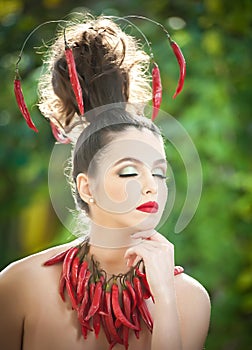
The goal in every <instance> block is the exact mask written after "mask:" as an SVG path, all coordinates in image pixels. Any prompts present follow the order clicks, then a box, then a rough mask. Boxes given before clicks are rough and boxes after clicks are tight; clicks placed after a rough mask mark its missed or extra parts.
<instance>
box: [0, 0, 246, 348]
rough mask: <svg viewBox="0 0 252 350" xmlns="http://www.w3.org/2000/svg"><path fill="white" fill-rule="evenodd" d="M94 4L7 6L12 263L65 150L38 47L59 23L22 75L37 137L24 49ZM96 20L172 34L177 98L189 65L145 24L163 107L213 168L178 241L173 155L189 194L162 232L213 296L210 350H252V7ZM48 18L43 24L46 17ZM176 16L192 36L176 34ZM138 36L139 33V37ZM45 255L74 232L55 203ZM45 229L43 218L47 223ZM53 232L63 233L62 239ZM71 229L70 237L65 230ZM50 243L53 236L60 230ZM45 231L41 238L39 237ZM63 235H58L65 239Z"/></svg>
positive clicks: (2, 176) (120, 11)
mask: <svg viewBox="0 0 252 350" xmlns="http://www.w3.org/2000/svg"><path fill="white" fill-rule="evenodd" d="M82 4H83V1H74V3H73V2H67V1H64V0H54V1H29V2H26V1H23V2H22V1H17V0H8V1H7V0H1V2H0V21H1V27H0V45H1V57H0V77H1V86H2V88H1V102H0V103H1V109H0V133H1V138H0V142H1V148H0V162H1V173H0V197H1V199H2V205H1V212H0V218H1V221H0V230H1V235H0V254H1V255H0V256H1V266H5V265H6V264H7V263H9V262H10V261H12V260H14V259H17V258H19V257H21V256H23V255H25V254H26V253H32V252H33V251H35V250H36V249H37V246H36V247H35V246H34V247H33V248H31V249H30V251H29V252H27V251H25V250H24V248H23V245H24V236H22V234H23V233H24V231H22V230H21V228H20V220H21V219H20V217H21V216H22V213H23V210H24V209H25V208H27V207H29V206H32V204H33V203H34V202H35V201H36V200H37V198H41V200H42V199H46V200H47V201H48V202H49V201H50V199H49V194H48V190H47V167H48V162H49V158H50V153H51V151H52V147H53V144H54V140H53V138H52V136H51V132H50V130H49V126H48V123H47V122H46V121H45V120H44V119H43V118H41V116H40V115H39V112H38V110H37V108H36V107H35V104H36V88H37V79H38V76H39V74H40V70H39V68H38V67H39V66H40V65H41V58H40V56H39V55H35V50H34V49H33V47H35V46H36V47H38V46H41V45H42V38H43V39H44V40H45V41H48V40H50V38H51V37H53V35H54V31H55V26H54V25H51V26H50V25H49V26H45V27H43V28H41V30H39V31H38V32H36V33H35V34H34V35H33V36H32V37H31V39H30V41H29V43H28V44H27V46H26V49H25V52H24V56H23V58H22V63H21V65H20V69H21V71H22V78H23V82H22V83H23V90H24V94H25V97H26V100H27V103H28V105H29V109H30V110H31V111H32V116H33V119H34V121H35V124H36V125H37V127H38V129H39V134H38V135H36V134H35V133H34V132H33V131H31V130H30V129H28V128H27V127H26V125H25V122H24V120H23V119H22V117H21V116H20V113H19V111H18V109H17V106H16V104H15V101H14V96H13V92H12V81H13V78H14V67H15V62H16V59H17V56H18V51H19V49H20V47H21V44H22V43H23V41H24V40H25V38H26V36H27V35H28V34H29V33H30V32H31V30H32V29H33V28H34V27H35V26H36V25H38V24H40V23H42V22H44V21H47V20H55V19H60V18H63V17H64V16H65V15H67V14H68V13H69V12H70V11H71V10H73V9H74V10H76V9H79V8H80V6H82ZM85 6H86V7H87V8H90V9H91V11H92V12H93V13H94V14H100V13H101V12H104V13H106V14H116V15H127V14H132V13H136V14H141V15H145V16H148V17H150V18H152V19H155V20H157V21H159V22H161V23H163V24H165V25H166V27H167V28H168V30H169V31H170V32H171V34H172V37H173V38H174V39H175V40H176V41H177V42H179V43H180V45H181V47H182V49H183V52H184V55H185V57H186V60H187V77H186V83H185V88H184V91H183V93H182V94H181V95H179V96H178V97H177V99H176V100H175V101H173V100H172V94H173V92H174V91H175V88H176V82H177V78H178V66H177V63H176V60H175V59H174V56H173V54H172V52H171V50H170V48H169V45H168V43H167V41H166V39H165V36H164V35H163V33H162V31H161V30H160V29H159V28H155V27H153V26H152V25H150V24H146V23H144V22H143V21H138V22H136V24H137V25H139V26H140V27H141V28H142V29H143V30H144V32H145V34H146V35H147V37H148V38H149V40H151V42H152V46H153V51H154V54H155V59H156V61H157V62H158V64H159V67H160V70H161V75H162V81H163V89H164V96H163V103H162V109H163V110H165V111H168V112H169V113H170V114H172V115H173V116H175V117H176V118H177V119H178V120H179V122H180V123H181V124H182V125H183V126H184V127H185V129H186V130H187V131H188V133H189V134H190V136H191V138H192V140H193V142H194V144H195V146H196V148H197V150H198V153H199V156H200V159H201V164H202V169H203V177H204V184H203V191H202V197H201V201H200V204H199V207H198V210H197V212H196V214H195V216H194V218H193V220H192V221H191V223H190V224H189V225H188V226H187V227H186V229H185V230H184V231H183V232H182V233H179V234H175V233H173V232H174V225H175V223H176V219H177V217H178V216H179V213H180V211H181V207H182V204H183V201H184V197H185V191H186V180H187V179H186V176H185V173H184V170H183V164H182V163H181V159H180V157H179V155H178V154H177V152H176V150H175V149H173V147H171V145H167V155H168V158H169V160H170V163H171V164H172V168H173V172H174V174H175V177H176V184H177V197H176V202H175V205H174V210H173V213H172V216H171V219H170V220H168V221H167V223H165V225H164V226H163V227H162V230H161V231H162V233H164V234H165V235H167V237H168V238H169V239H170V240H171V241H172V242H173V243H174V244H175V246H176V261H177V263H178V264H181V265H183V266H184V267H185V270H186V272H188V273H189V274H191V275H192V276H194V277H195V278H197V279H198V280H199V281H200V282H201V283H202V284H203V285H204V286H205V287H206V288H207V290H208V291H209V294H210V296H211V300H212V321H211V328H210V332H209V336H208V339H207V343H206V349H210V350H211V349H213V350H215V349H216V350H217V349H218V350H229V349H235V350H236V349H237V350H240V349H249V348H250V343H251V339H250V330H251V326H252V322H251V321H252V253H251V252H252V240H251V226H252V225H251V221H252V175H251V174H252V171H251V170H252V169H251V168H252V162H251V149H252V147H251V136H252V126H251V125H252V124H251V100H252V94H251V91H252V89H251V72H252V63H251V53H252V52H251V51H252V46H251V38H252V30H251V20H252V3H251V2H250V1H246V0H244V1H239V2H232V3H230V1H227V0H225V1H219V0H207V1H204V2H198V1H192V0H191V1H185V0H179V1H175V2H174V1H165V0H159V1H139V2H135V1H132V0H129V1H127V2H123V1H121V2H117V3H116V5H115V3H113V2H111V1H98V2H96V3H95V4H93V2H92V3H91V2H85ZM41 14H43V16H41ZM171 17H180V18H182V19H183V21H184V22H185V27H183V28H181V29H180V30H174V29H173V28H172V27H171V26H170V24H169V23H171V22H170V21H169V19H170V18H171ZM136 35H137V34H136ZM48 211H49V212H50V220H49V221H48V223H47V226H46V227H47V230H46V232H45V236H44V243H43V245H44V247H47V246H49V245H50V244H53V243H55V241H56V242H61V241H62V237H63V236H64V238H66V239H68V238H69V235H68V233H67V232H65V230H64V229H62V227H61V226H60V223H59V222H58V219H57V217H56V215H55V214H54V212H53V210H52V208H51V207H50V205H48ZM38 223H39V218H38ZM52 231H53V232H52ZM62 231H64V232H63V233H62ZM48 232H49V233H50V234H49V233H48ZM34 234H36V232H34ZM55 237H56V238H55Z"/></svg>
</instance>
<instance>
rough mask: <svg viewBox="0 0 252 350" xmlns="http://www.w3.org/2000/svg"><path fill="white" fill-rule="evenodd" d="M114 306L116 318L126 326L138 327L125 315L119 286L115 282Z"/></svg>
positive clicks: (113, 292) (113, 287) (113, 291)
mask: <svg viewBox="0 0 252 350" xmlns="http://www.w3.org/2000/svg"><path fill="white" fill-rule="evenodd" d="M112 307H113V311H114V314H115V316H116V318H118V319H119V320H120V321H121V322H122V324H123V325H124V326H126V327H129V328H132V329H137V327H136V326H135V325H134V324H133V323H131V322H130V321H129V320H128V319H127V318H126V317H125V315H124V314H123V312H122V310H121V306H120V303H119V288H118V285H117V284H116V283H113V285H112Z"/></svg>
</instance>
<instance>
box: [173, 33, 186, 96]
mask: <svg viewBox="0 0 252 350" xmlns="http://www.w3.org/2000/svg"><path fill="white" fill-rule="evenodd" d="M170 45H171V47H172V50H173V52H174V54H175V56H176V58H177V61H178V64H179V69H180V74H179V81H178V85H177V89H176V92H175V93H174V95H173V98H176V96H177V95H178V94H179V93H180V92H181V91H182V89H183V86H184V81H185V75H186V61H185V58H184V55H183V53H182V51H181V49H180V47H179V46H178V44H177V43H176V42H175V41H174V40H171V39H170Z"/></svg>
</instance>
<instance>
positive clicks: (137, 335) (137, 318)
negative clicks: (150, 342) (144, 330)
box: [131, 308, 141, 339]
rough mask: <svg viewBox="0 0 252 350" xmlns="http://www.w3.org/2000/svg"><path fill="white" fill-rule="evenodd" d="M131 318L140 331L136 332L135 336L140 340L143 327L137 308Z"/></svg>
mask: <svg viewBox="0 0 252 350" xmlns="http://www.w3.org/2000/svg"><path fill="white" fill-rule="evenodd" d="M131 317H132V321H133V322H134V324H135V325H136V326H137V328H138V330H135V331H134V332H135V336H136V338H137V339H139V333H140V331H141V326H140V317H139V312H138V309H137V308H135V309H134V310H132V312H131Z"/></svg>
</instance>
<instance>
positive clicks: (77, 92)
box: [64, 31, 84, 115]
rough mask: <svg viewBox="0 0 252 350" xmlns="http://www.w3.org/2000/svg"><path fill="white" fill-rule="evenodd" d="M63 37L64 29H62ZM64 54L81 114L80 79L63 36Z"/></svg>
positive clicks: (82, 107) (70, 50) (82, 110)
mask: <svg viewBox="0 0 252 350" xmlns="http://www.w3.org/2000/svg"><path fill="white" fill-rule="evenodd" d="M64 37H65V31H64ZM65 56H66V62H67V67H68V73H69V78H70V82H71V85H72V88H73V92H74V95H75V98H76V101H77V104H78V107H79V111H80V114H81V115H83V114H84V104H83V96H82V88H81V85H80V81H79V78H78V73H77V70H76V64H75V60H74V55H73V50H72V48H71V47H69V46H68V45H67V42H66V38H65Z"/></svg>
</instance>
